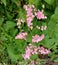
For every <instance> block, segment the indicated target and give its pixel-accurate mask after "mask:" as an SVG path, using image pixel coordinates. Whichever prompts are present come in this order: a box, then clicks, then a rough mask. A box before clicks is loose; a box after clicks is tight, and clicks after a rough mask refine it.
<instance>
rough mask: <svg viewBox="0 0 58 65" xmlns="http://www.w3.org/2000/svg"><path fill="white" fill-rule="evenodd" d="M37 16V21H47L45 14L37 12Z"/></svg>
mask: <svg viewBox="0 0 58 65" xmlns="http://www.w3.org/2000/svg"><path fill="white" fill-rule="evenodd" d="M35 16H36V17H37V19H39V20H40V19H46V18H47V17H46V16H45V15H44V14H43V12H41V11H37V12H35Z"/></svg>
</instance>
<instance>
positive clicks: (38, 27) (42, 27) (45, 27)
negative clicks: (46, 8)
mask: <svg viewBox="0 0 58 65" xmlns="http://www.w3.org/2000/svg"><path fill="white" fill-rule="evenodd" d="M36 28H37V29H39V30H41V31H43V30H46V29H47V26H46V25H45V26H41V27H40V26H36Z"/></svg>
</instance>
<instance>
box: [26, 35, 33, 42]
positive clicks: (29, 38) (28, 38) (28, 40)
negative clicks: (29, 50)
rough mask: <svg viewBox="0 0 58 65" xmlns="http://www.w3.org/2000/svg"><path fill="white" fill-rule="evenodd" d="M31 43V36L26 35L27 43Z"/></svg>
mask: <svg viewBox="0 0 58 65" xmlns="http://www.w3.org/2000/svg"><path fill="white" fill-rule="evenodd" d="M31 41H32V35H31V34H28V35H27V42H31Z"/></svg>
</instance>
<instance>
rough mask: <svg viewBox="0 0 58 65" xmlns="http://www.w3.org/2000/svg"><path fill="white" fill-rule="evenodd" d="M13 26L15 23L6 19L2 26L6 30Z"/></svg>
mask: <svg viewBox="0 0 58 65" xmlns="http://www.w3.org/2000/svg"><path fill="white" fill-rule="evenodd" d="M15 26H16V23H14V21H6V24H5V25H4V28H5V30H6V31H8V30H9V29H11V28H14V27H15Z"/></svg>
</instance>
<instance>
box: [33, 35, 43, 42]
mask: <svg viewBox="0 0 58 65" xmlns="http://www.w3.org/2000/svg"><path fill="white" fill-rule="evenodd" d="M43 39H44V34H42V35H41V36H38V35H37V34H36V35H35V36H33V38H32V42H37V43H38V42H40V41H41V40H43Z"/></svg>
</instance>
